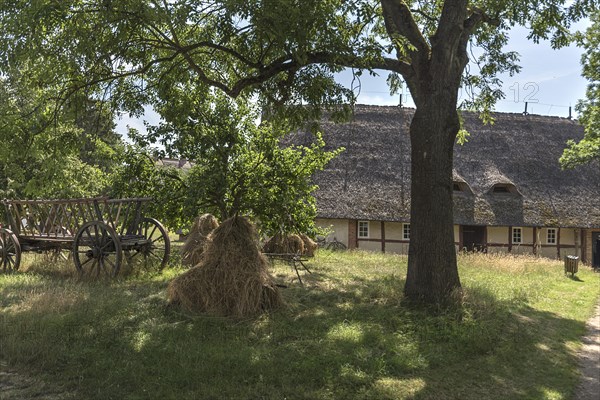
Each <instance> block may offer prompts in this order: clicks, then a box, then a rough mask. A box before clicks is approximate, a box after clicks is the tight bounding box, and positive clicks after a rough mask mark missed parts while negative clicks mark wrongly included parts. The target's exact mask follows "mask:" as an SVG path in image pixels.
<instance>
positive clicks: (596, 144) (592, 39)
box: [560, 12, 600, 168]
mask: <svg viewBox="0 0 600 400" xmlns="http://www.w3.org/2000/svg"><path fill="white" fill-rule="evenodd" d="M591 20H592V25H591V26H590V27H589V28H588V29H587V30H586V31H585V32H583V33H579V34H578V35H577V42H578V44H579V45H580V46H582V47H583V48H584V49H585V52H584V54H583V55H582V57H581V64H582V66H583V72H582V75H583V76H584V77H585V78H586V79H587V80H588V81H589V84H588V87H587V90H586V98H585V99H582V100H580V101H579V102H578V103H577V106H576V109H577V111H578V112H579V113H580V117H579V121H580V122H581V123H582V124H583V125H584V127H585V136H584V138H583V139H582V140H580V141H579V142H575V141H572V140H571V141H569V142H568V143H567V145H568V146H569V147H568V148H567V149H565V151H564V153H563V156H562V157H561V159H560V162H561V164H562V166H563V167H564V168H573V167H575V166H577V165H580V164H584V163H588V162H591V161H594V160H596V161H600V12H596V13H595V14H593V15H592V16H591Z"/></svg>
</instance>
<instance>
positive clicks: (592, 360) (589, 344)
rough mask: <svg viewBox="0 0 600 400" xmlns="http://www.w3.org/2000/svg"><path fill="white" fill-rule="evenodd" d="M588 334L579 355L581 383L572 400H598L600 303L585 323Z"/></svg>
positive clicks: (599, 393)
mask: <svg viewBox="0 0 600 400" xmlns="http://www.w3.org/2000/svg"><path fill="white" fill-rule="evenodd" d="M587 328H588V333H587V335H586V336H584V337H583V340H582V341H583V347H582V348H581V351H580V353H579V365H580V368H581V381H580V382H579V385H577V388H576V389H575V396H573V399H574V400H598V399H600V303H599V304H598V305H597V306H596V312H595V314H594V316H593V317H592V318H591V319H590V320H589V321H588V322H587Z"/></svg>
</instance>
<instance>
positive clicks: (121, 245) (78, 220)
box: [0, 197, 170, 277]
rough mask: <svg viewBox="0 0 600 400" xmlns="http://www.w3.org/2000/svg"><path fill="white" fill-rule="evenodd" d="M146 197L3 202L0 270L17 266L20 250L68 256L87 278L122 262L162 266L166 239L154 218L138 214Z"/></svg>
mask: <svg viewBox="0 0 600 400" xmlns="http://www.w3.org/2000/svg"><path fill="white" fill-rule="evenodd" d="M149 200H151V199H150V198H132V199H108V198H104V197H98V198H87V199H66V200H3V201H1V203H2V205H3V206H4V209H5V215H4V223H2V224H0V257H1V259H0V262H1V265H2V270H3V271H4V272H10V271H16V270H18V268H19V264H20V262H21V254H22V253H24V252H37V253H44V252H48V253H50V254H53V255H55V256H62V257H64V258H72V260H73V263H74V264H75V267H76V268H77V270H78V271H79V272H80V274H82V275H89V276H102V275H106V276H111V277H114V276H116V275H117V274H118V273H119V270H120V269H121V266H122V263H123V261H124V260H125V261H127V263H128V266H129V265H131V266H132V267H135V268H138V267H139V268H144V269H147V270H150V269H158V270H161V269H162V268H163V267H164V266H165V265H166V264H167V262H168V260H169V253H170V241H169V236H168V234H167V231H166V230H165V228H164V227H163V226H162V224H161V223H160V222H159V221H157V220H156V219H154V218H149V217H145V216H144V215H143V208H144V207H143V206H144V204H145V203H146V202H148V201H149ZM66 251H70V254H69V253H67V252H66ZM63 252H64V254H63Z"/></svg>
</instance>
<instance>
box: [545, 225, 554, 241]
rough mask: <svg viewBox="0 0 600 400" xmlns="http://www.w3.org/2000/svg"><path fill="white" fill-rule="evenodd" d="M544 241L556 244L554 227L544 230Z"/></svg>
mask: <svg viewBox="0 0 600 400" xmlns="http://www.w3.org/2000/svg"><path fill="white" fill-rule="evenodd" d="M546 243H547V244H556V228H548V230H547V231H546Z"/></svg>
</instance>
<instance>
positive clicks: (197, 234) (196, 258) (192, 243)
mask: <svg viewBox="0 0 600 400" xmlns="http://www.w3.org/2000/svg"><path fill="white" fill-rule="evenodd" d="M218 226H219V221H217V219H216V218H215V217H214V216H213V215H212V214H203V215H201V216H199V217H197V218H196V219H195V220H194V223H193V224H192V227H191V228H190V233H189V235H188V237H187V239H186V241H185V243H184V244H183V246H182V248H181V263H182V264H183V265H189V266H194V265H196V264H198V263H199V262H200V260H201V259H202V254H203V253H204V247H205V245H206V242H207V240H208V238H209V234H210V233H211V232H212V231H213V230H214V229H216V228H217V227H218Z"/></svg>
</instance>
